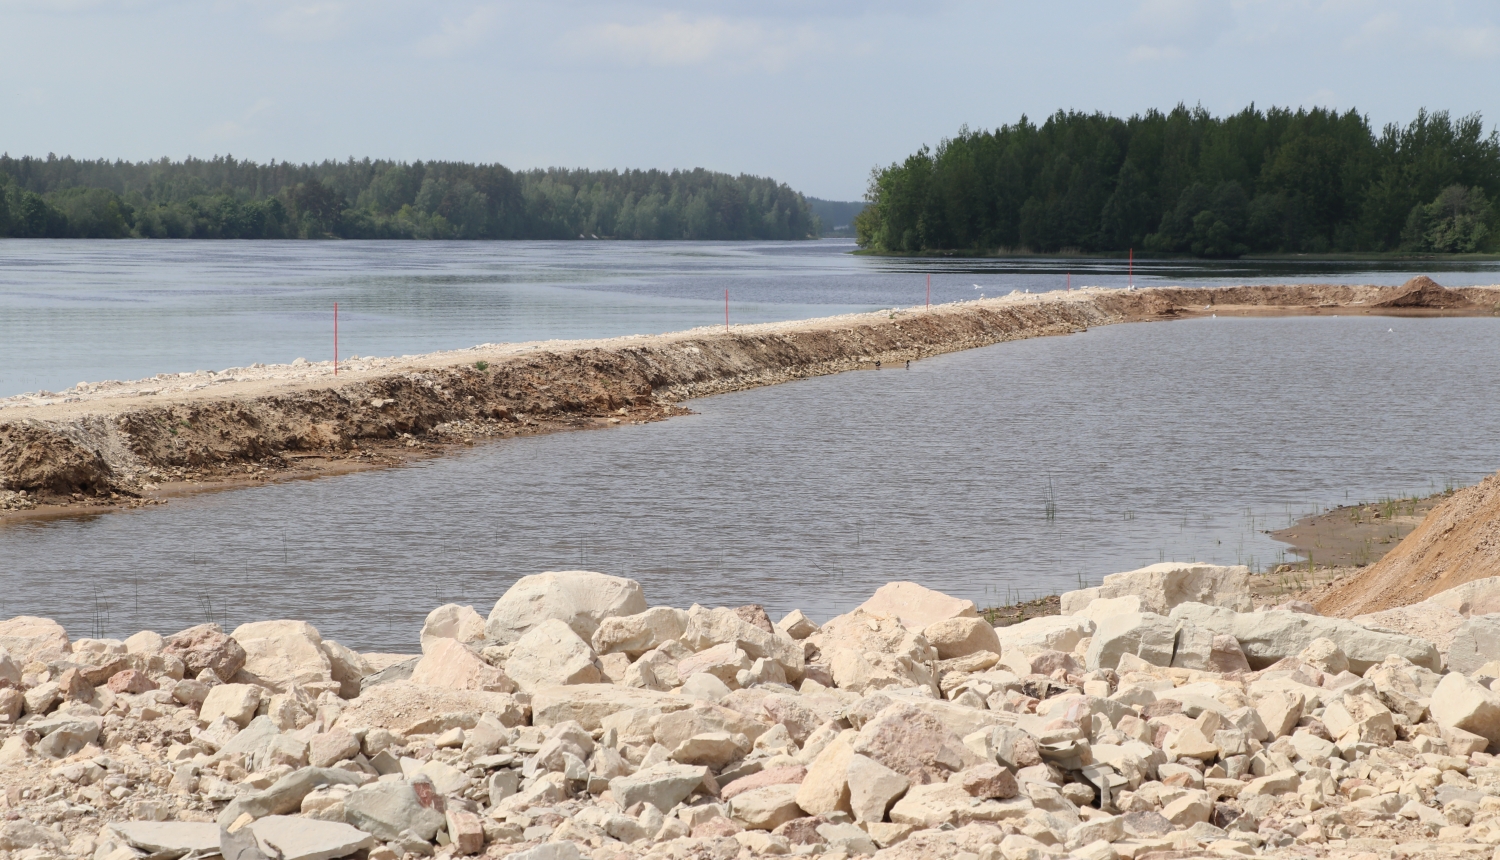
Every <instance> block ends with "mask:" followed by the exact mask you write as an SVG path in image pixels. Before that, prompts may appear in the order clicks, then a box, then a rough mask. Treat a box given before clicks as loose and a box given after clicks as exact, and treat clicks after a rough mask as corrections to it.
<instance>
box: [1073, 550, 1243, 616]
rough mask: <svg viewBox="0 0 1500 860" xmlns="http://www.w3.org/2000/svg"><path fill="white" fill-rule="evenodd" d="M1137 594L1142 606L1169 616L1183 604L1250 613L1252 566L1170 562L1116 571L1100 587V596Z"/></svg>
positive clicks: (1105, 578) (1143, 608)
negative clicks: (1201, 604) (1200, 604)
mask: <svg viewBox="0 0 1500 860" xmlns="http://www.w3.org/2000/svg"><path fill="white" fill-rule="evenodd" d="M1131 595H1134V596H1137V597H1139V598H1140V599H1141V609H1142V610H1144V611H1146V612H1155V613H1156V614H1158V615H1166V614H1167V613H1169V612H1171V611H1172V608H1173V607H1174V606H1177V605H1179V604H1182V603H1203V604H1206V605H1208V606H1222V607H1224V608H1225V609H1233V610H1235V611H1236V612H1248V611H1250V609H1252V608H1253V605H1252V603H1251V602H1250V568H1248V567H1245V566H1244V565H1234V566H1223V565H1216V564H1198V563H1196V562H1176V561H1167V562H1162V563H1160V564H1153V565H1149V566H1147V567H1143V568H1141V569H1139V570H1130V571H1126V572H1125V573H1112V574H1110V575H1109V576H1106V577H1104V582H1103V583H1102V584H1100V586H1099V597H1102V598H1114V597H1127V596H1131Z"/></svg>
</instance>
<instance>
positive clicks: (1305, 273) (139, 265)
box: [0, 239, 1500, 397]
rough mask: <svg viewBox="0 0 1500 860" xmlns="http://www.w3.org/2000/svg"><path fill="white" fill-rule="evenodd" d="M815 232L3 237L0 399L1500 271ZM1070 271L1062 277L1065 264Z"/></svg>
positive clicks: (1480, 278)
mask: <svg viewBox="0 0 1500 860" xmlns="http://www.w3.org/2000/svg"><path fill="white" fill-rule="evenodd" d="M853 248H854V244H853V243H852V242H851V241H847V240H827V241H819V242H774V243H749V242H234V241H223V242H218V241H215V242H208V241H175V242H174V241H109V240H22V239H8V240H0V397H6V396H9V395H12V394H20V393H22V392H27V391H37V390H42V389H46V390H52V391H57V390H61V389H64V388H68V387H70V386H72V385H74V384H75V383H78V382H81V381H90V382H98V381H102V380H106V379H139V378H143V377H148V376H152V375H154V374H157V373H177V372H181V371H192V370H221V369H224V368H228V367H241V366H245V365H248V364H251V363H254V362H266V363H284V362H289V361H291V360H292V359H294V358H298V357H304V358H307V359H308V360H310V361H321V360H326V359H329V358H332V356H333V313H332V309H333V303H334V302H338V303H339V316H340V321H339V340H340V355H342V356H345V357H347V356H351V355H407V354H416V353H423V352H432V351H435V350H445V349H459V348H463V347H468V346H474V345H475V344H480V343H501V342H517V341H529V340H545V339H553V338H594V337H613V336H617V335H625V334H654V333H659V332H666V331H678V330H681V329H686V328H692V327H694V326H700V325H717V324H721V323H722V322H723V320H724V291H725V290H728V291H729V293H730V317H731V321H733V322H738V323H752V322H769V321H776V320H789V319H802V318H806V317H811V316H826V315H829V314H835V313H845V312H848V311H854V310H874V309H878V308H884V307H892V306H902V307H905V306H909V305H913V304H919V303H921V302H923V301H925V299H926V289H927V287H926V281H927V276H928V275H929V274H930V275H932V300H933V301H934V302H945V301H954V300H957V299H970V298H974V297H975V296H978V295H983V294H986V293H987V294H989V295H992V296H993V295H997V294H1000V293H1003V292H1009V291H1010V290H1012V289H1031V290H1033V291H1038V290H1052V289H1062V288H1064V287H1066V285H1067V284H1069V283H1072V284H1073V285H1074V286H1083V285H1099V286H1123V285H1125V284H1126V283H1127V282H1128V281H1131V280H1133V281H1134V282H1135V283H1138V284H1174V283H1192V284H1198V285H1211V284H1229V283H1281V282H1287V281H1338V282H1346V283H1380V284H1399V283H1401V282H1403V281H1405V280H1406V279H1407V278H1409V277H1411V275H1412V274H1413V273H1414V272H1418V271H1420V272H1426V273H1429V274H1434V275H1436V276H1437V277H1438V280H1439V281H1440V282H1441V283H1444V284H1446V285H1450V286H1459V285H1464V284H1490V283H1496V282H1500V264H1497V263H1480V264H1436V265H1434V264H1431V263H1424V264H1421V265H1420V266H1412V265H1404V264H1401V265H1387V264H1382V265H1381V266H1378V267H1375V268H1371V267H1370V266H1369V264H1364V263H1325V262H1311V263H1309V262H1305V261H1296V260H1290V261H1275V262H1255V263H1242V262H1203V261H1169V262H1156V263H1150V262H1142V263H1140V264H1139V265H1137V266H1136V267H1135V269H1134V271H1133V273H1132V272H1131V271H1129V270H1128V268H1129V267H1128V264H1127V262H1126V261H1124V260H1104V259H1085V258H1068V259H1042V258H1016V259H995V260H962V259H940V260H927V259H882V258H872V257H856V256H853V255H851V254H849V253H848V252H849V251H851V250H853ZM1070 272H1071V273H1072V275H1071V277H1070V275H1069V273H1070Z"/></svg>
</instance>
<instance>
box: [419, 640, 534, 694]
mask: <svg viewBox="0 0 1500 860" xmlns="http://www.w3.org/2000/svg"><path fill="white" fill-rule="evenodd" d="M423 651H424V653H423V654H422V659H421V660H418V661H417V666H416V668H415V669H412V672H411V682H412V683H413V684H426V685H428V686H431V687H446V688H448V689H450V690H484V691H486V692H491V693H514V692H515V691H516V684H515V682H514V681H512V680H511V679H510V678H508V677H506V675H505V673H504V672H502V671H500V670H499V669H496V668H495V667H494V666H491V665H490V664H488V663H486V662H484V660H483V659H482V658H481V657H480V656H479V655H478V654H475V653H474V652H473V651H470V650H469V649H468V648H466V647H465V646H464V644H463V643H462V642H460V641H459V640H457V639H446V638H437V639H432V640H429V641H428V642H425V643H423Z"/></svg>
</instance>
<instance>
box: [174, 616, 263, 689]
mask: <svg viewBox="0 0 1500 860" xmlns="http://www.w3.org/2000/svg"><path fill="white" fill-rule="evenodd" d="M166 642H167V644H166V645H165V646H163V647H162V653H163V654H167V655H170V656H173V657H176V658H178V659H179V660H181V661H182V664H183V670H184V672H185V673H186V676H187V677H189V678H196V677H198V676H199V675H200V674H202V672H203V671H204V670H208V671H210V672H212V673H214V675H215V676H217V677H218V678H219V680H221V681H225V682H228V681H231V680H233V679H234V676H235V675H236V674H237V673H238V672H239V671H240V668H241V667H242V666H244V665H245V649H244V648H242V647H241V646H240V643H238V642H236V641H235V640H234V638H233V637H231V636H229V635H227V634H225V633H224V631H223V629H221V628H220V627H219V625H217V624H199V625H197V626H195V627H189V628H188V629H186V630H182V631H180V632H178V633H175V634H173V635H171V636H169V637H167V640H166Z"/></svg>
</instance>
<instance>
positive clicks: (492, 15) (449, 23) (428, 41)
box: [416, 6, 500, 57]
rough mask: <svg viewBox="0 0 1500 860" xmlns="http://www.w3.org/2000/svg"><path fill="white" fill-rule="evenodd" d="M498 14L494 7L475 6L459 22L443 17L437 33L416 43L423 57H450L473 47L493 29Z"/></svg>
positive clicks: (497, 19)
mask: <svg viewBox="0 0 1500 860" xmlns="http://www.w3.org/2000/svg"><path fill="white" fill-rule="evenodd" d="M499 20H500V12H499V10H498V9H496V8H495V7H494V6H476V7H474V8H473V9H472V10H471V11H470V12H469V14H468V15H466V16H464V17H463V18H462V19H461V20H456V19H454V18H449V17H446V16H445V17H444V18H443V20H442V24H441V25H440V26H439V28H438V31H437V32H436V33H433V34H432V35H430V36H428V37H427V38H425V39H422V40H421V41H419V42H417V49H416V50H417V54H418V55H419V56H423V57H451V56H454V55H455V54H461V53H463V52H465V51H467V50H469V49H470V48H473V47H475V46H476V45H478V44H479V43H480V42H482V41H484V38H485V37H486V36H488V35H489V34H490V32H491V31H492V30H493V29H494V27H495V24H496V22H498V21H499Z"/></svg>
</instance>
